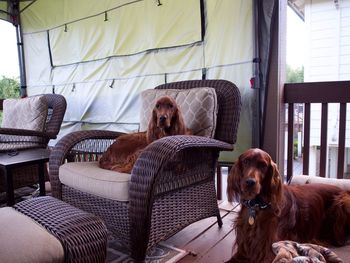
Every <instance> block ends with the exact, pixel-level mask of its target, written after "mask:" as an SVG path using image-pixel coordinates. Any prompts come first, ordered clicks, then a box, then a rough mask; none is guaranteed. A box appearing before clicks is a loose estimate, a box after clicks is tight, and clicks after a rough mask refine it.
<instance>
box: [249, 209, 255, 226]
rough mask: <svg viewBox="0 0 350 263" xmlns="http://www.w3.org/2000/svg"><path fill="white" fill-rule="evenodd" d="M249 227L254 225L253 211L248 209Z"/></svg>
mask: <svg viewBox="0 0 350 263" xmlns="http://www.w3.org/2000/svg"><path fill="white" fill-rule="evenodd" d="M248 223H249V225H251V226H252V225H254V223H255V210H254V209H249V218H248Z"/></svg>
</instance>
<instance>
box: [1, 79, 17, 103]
mask: <svg viewBox="0 0 350 263" xmlns="http://www.w3.org/2000/svg"><path fill="white" fill-rule="evenodd" d="M19 86H20V85H19V80H18V79H12V78H7V77H5V76H2V78H1V79H0V98H1V99H8V98H18V97H19V92H20V87H19Z"/></svg>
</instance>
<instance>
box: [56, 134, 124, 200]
mask: <svg viewBox="0 0 350 263" xmlns="http://www.w3.org/2000/svg"><path fill="white" fill-rule="evenodd" d="M121 134H123V133H121V132H115V131H103V130H87V131H76V132H72V133H69V134H67V135H65V136H64V137H63V138H61V139H60V140H59V141H58V142H57V144H56V145H55V147H54V148H53V149H52V151H51V153H50V161H49V171H50V172H49V176H50V182H51V187H52V195H53V196H54V197H56V198H59V199H61V190H62V188H61V182H60V181H59V177H58V171H59V167H60V166H61V165H62V164H63V163H64V162H66V160H67V157H68V154H69V153H70V151H71V150H72V149H73V148H74V146H76V145H77V144H78V143H80V142H83V141H85V140H106V139H115V138H116V137H118V136H119V135H121ZM89 150H91V148H89Z"/></svg>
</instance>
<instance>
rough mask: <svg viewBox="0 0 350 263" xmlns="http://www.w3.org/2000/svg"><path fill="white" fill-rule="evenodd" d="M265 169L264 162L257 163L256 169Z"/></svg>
mask: <svg viewBox="0 0 350 263" xmlns="http://www.w3.org/2000/svg"><path fill="white" fill-rule="evenodd" d="M266 167H267V164H266V163H265V162H258V168H260V169H265V168H266Z"/></svg>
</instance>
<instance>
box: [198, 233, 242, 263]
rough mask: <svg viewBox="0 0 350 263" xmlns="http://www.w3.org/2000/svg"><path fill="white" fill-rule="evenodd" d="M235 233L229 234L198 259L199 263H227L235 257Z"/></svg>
mask: <svg viewBox="0 0 350 263" xmlns="http://www.w3.org/2000/svg"><path fill="white" fill-rule="evenodd" d="M235 237H236V235H235V233H234V231H231V232H229V233H228V234H227V235H226V236H225V237H224V238H223V239H222V240H220V242H218V243H217V244H216V245H215V246H214V247H213V248H212V249H210V250H209V251H207V253H205V254H204V255H202V256H200V257H198V259H197V260H196V261H195V262H197V263H207V262H226V261H227V260H229V259H230V258H231V257H232V255H233V242H234V240H235Z"/></svg>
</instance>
